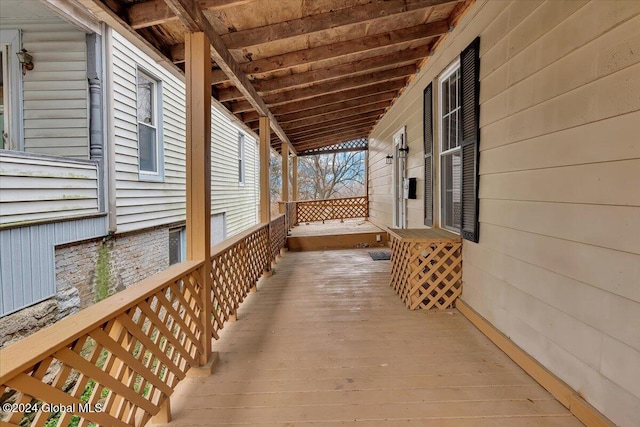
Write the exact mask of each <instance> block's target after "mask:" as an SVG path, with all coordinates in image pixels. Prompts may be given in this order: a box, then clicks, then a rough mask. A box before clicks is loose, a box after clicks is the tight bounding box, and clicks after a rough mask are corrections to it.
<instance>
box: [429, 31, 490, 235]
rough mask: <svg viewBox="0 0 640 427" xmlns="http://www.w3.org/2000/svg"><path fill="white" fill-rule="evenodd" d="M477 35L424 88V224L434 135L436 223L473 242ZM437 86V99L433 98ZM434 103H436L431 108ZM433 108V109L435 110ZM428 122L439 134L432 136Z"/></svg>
mask: <svg viewBox="0 0 640 427" xmlns="http://www.w3.org/2000/svg"><path fill="white" fill-rule="evenodd" d="M479 51H480V38H479V37H477V38H476V39H475V40H474V41H473V42H471V44H469V46H467V47H466V48H465V49H464V50H463V51H462V52H461V53H460V58H459V60H457V61H456V62H454V63H453V64H451V65H450V66H449V67H448V68H447V69H446V70H444V72H443V73H442V74H441V76H440V77H439V78H438V79H437V80H436V81H434V82H432V83H429V84H428V85H427V87H426V88H425V89H424V93H423V97H424V99H423V102H424V111H423V113H424V123H423V124H424V129H423V130H424V134H423V136H424V141H423V142H424V224H425V225H427V226H432V225H433V224H434V223H435V221H434V215H433V214H434V208H433V200H434V194H433V193H434V191H433V182H432V177H433V176H434V173H433V169H434V168H433V166H434V163H435V161H434V158H433V153H434V145H435V142H436V141H437V140H439V141H440V142H439V148H440V150H439V155H438V157H437V159H438V161H439V164H440V172H439V176H438V180H439V181H440V209H439V212H440V227H442V228H446V229H449V230H451V231H454V232H457V233H460V234H461V236H462V238H463V239H465V240H469V241H472V242H476V243H477V242H478V240H479V238H480V237H479V236H480V222H479V217H478V214H479V206H480V201H479V198H478V195H479V176H478V175H479V170H480V168H479V164H480V150H479V148H480V56H479ZM434 88H438V100H437V102H436V101H435V100H434V99H433V92H434V90H433V89H434ZM434 106H437V107H438V108H434ZM435 110H437V114H436V113H435ZM434 123H438V124H439V126H438V128H439V135H438V136H437V137H434Z"/></svg>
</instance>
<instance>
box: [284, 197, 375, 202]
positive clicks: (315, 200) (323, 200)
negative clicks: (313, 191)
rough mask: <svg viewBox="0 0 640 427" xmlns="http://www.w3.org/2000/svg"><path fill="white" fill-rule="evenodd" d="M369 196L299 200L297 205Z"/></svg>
mask: <svg viewBox="0 0 640 427" xmlns="http://www.w3.org/2000/svg"><path fill="white" fill-rule="evenodd" d="M365 198H367V196H353V197H337V198H335V199H311V200H298V201H297V202H296V203H305V202H333V201H336V200H352V199H365Z"/></svg>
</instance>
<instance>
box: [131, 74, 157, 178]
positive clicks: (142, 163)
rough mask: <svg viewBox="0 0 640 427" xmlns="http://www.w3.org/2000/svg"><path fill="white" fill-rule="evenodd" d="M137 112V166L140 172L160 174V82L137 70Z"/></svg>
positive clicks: (152, 174)
mask: <svg viewBox="0 0 640 427" xmlns="http://www.w3.org/2000/svg"><path fill="white" fill-rule="evenodd" d="M136 92H137V114H138V167H139V170H140V173H141V174H143V175H146V176H147V177H150V176H154V175H155V176H160V175H161V172H162V165H161V160H162V149H161V145H160V141H161V135H160V134H161V132H160V130H161V129H160V127H159V124H160V123H159V122H160V120H159V115H158V107H159V106H160V105H161V103H160V99H159V98H160V96H159V95H160V83H159V82H158V81H157V80H155V79H153V78H152V77H150V76H149V75H147V74H145V73H144V72H142V71H140V70H138V73H137V91H136Z"/></svg>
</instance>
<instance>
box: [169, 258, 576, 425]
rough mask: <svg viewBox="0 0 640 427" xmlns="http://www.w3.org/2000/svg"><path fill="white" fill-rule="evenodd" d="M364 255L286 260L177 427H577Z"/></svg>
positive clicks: (501, 359)
mask: <svg viewBox="0 0 640 427" xmlns="http://www.w3.org/2000/svg"><path fill="white" fill-rule="evenodd" d="M389 269H390V262H389V261H373V260H372V259H371V258H370V257H369V255H368V251H367V250H363V249H356V250H347V251H316V252H299V253H292V252H288V253H285V255H284V256H283V257H282V258H281V259H280V261H279V262H278V264H277V266H276V274H274V275H273V276H272V277H269V278H263V279H261V281H260V283H259V292H258V293H256V294H252V295H249V296H248V298H247V300H246V302H245V303H244V304H243V305H242V307H241V308H240V310H239V312H238V321H237V322H236V323H230V324H227V325H226V326H225V329H224V330H223V331H222V336H221V339H220V340H219V341H218V342H216V344H215V349H216V350H217V351H219V352H220V364H219V366H218V369H217V371H216V372H215V373H214V375H212V376H211V377H207V378H187V379H185V380H184V381H183V382H181V383H180V384H179V386H178V387H177V389H176V392H175V393H174V395H173V396H172V398H171V400H172V402H171V403H172V404H171V407H172V412H173V421H172V423H171V424H170V425H171V426H194V425H260V426H267V425H274V426H275V425H279V426H282V425H287V426H297V425H305V426H306V425H351V424H359V425H366V426H377V425H402V426H474V427H476V426H579V425H582V424H581V423H580V422H579V421H577V420H576V419H575V418H574V417H573V416H572V415H571V414H570V413H569V411H568V410H567V409H566V408H564V407H563V406H562V405H561V404H560V403H558V402H557V401H556V400H555V399H554V398H553V397H552V396H551V395H550V394H549V393H547V392H546V391H545V390H544V389H543V388H542V387H541V386H539V385H538V384H537V383H536V382H535V381H534V380H533V379H532V378H530V377H529V376H528V375H527V374H526V373H524V372H523V371H522V370H521V369H520V368H519V367H518V366H517V365H516V364H515V363H513V362H512V361H511V360H510V359H509V358H508V357H507V356H506V355H505V354H504V353H502V351H500V350H499V349H498V348H497V347H496V346H495V345H494V344H492V343H491V342H490V341H489V340H488V339H487V338H486V337H485V336H484V335H483V334H482V333H481V332H480V331H478V330H477V329H476V328H475V327H474V326H473V325H472V324H471V323H470V322H469V321H467V320H466V318H464V317H463V316H462V315H461V314H460V313H458V312H457V311H456V310H451V311H439V312H433V311H421V310H417V311H409V310H407V309H406V308H405V307H404V306H403V304H402V302H401V301H400V300H399V299H398V297H397V296H396V295H395V293H394V291H393V289H391V287H390V286H389Z"/></svg>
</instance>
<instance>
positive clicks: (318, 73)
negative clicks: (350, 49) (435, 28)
mask: <svg viewBox="0 0 640 427" xmlns="http://www.w3.org/2000/svg"><path fill="white" fill-rule="evenodd" d="M430 52H431V47H430V46H429V45H425V46H420V47H417V48H414V49H406V50H402V51H400V52H394V53H390V54H386V55H378V56H374V57H371V58H367V59H363V60H361V61H356V62H349V63H346V64H339V65H334V66H332V67H327V68H321V69H318V70H312V71H307V72H305V73H297V74H291V75H288V76H285V77H276V78H272V79H269V80H256V81H254V82H253V86H254V87H255V88H256V90H257V91H258V92H260V93H269V92H273V91H276V90H281V89H289V88H294V87H297V86H304V85H307V84H309V83H319V82H322V81H326V80H332V79H335V78H340V77H348V76H350V75H354V74H359V73H365V72H371V71H374V70H376V69H385V68H391V67H395V66H399V65H406V64H408V63H410V62H414V63H415V61H417V60H419V59H423V58H425V57H427V56H428V55H429V53H430Z"/></svg>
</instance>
